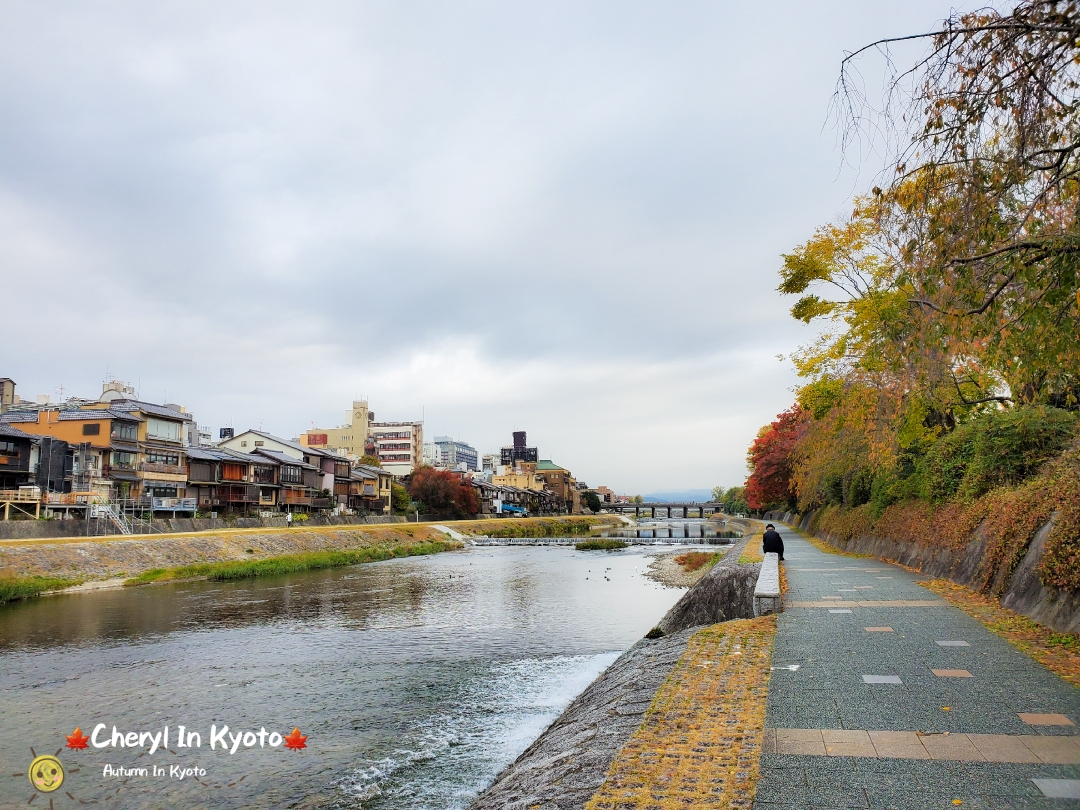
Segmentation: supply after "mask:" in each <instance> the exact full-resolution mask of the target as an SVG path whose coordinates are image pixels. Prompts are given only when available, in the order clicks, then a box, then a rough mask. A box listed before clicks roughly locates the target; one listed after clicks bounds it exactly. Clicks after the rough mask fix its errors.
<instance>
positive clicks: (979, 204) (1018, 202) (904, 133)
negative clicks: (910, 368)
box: [836, 0, 1080, 408]
mask: <svg viewBox="0 0 1080 810" xmlns="http://www.w3.org/2000/svg"><path fill="white" fill-rule="evenodd" d="M920 39H921V40H924V41H925V42H926V43H927V51H926V52H925V53H924V55H923V56H922V57H921V58H919V59H918V60H916V61H915V63H914V64H911V65H910V66H908V67H907V68H906V69H903V70H899V71H898V72H896V73H894V75H893V76H892V77H891V78H890V79H889V80H888V81H887V88H888V89H887V92H886V95H885V100H884V102H883V103H882V104H881V105H874V104H871V103H870V102H869V101H868V99H867V98H866V96H865V95H864V94H863V93H862V91H861V90H860V87H861V85H860V83H859V82H857V81H854V80H853V79H854V76H855V75H856V68H855V65H856V63H857V60H859V59H861V58H863V57H864V56H865V54H866V53H867V52H869V51H873V50H878V51H885V52H886V53H887V52H888V49H889V48H891V47H893V46H895V44H896V43H898V42H900V41H902V40H908V41H910V40H920ZM887 55H889V54H888V53H887ZM890 56H891V55H890ZM889 63H890V64H892V60H891V58H890V59H889ZM1078 87H1080V7H1078V3H1077V2H1056V1H1055V0H1028V2H1022V3H1019V4H1017V5H1016V6H1015V7H1014V8H1012V9H1011V10H1010V11H999V10H997V9H994V8H983V9H980V10H978V11H974V12H969V13H954V14H953V15H952V16H950V17H949V18H948V19H947V20H946V21H945V22H944V24H943V25H942V26H941V28H940V29H939V30H937V31H932V32H928V33H925V34H921V35H916V36H904V37H897V38H888V39H883V40H880V41H878V42H874V43H871V44H869V45H867V46H865V47H864V48H861V49H859V50H858V51H856V52H855V53H853V54H851V55H849V56H848V57H847V58H845V59H844V61H843V64H842V68H841V76H840V81H839V87H838V91H837V96H836V103H837V110H838V112H839V113H840V115H841V119H840V120H841V121H842V126H843V131H844V133H845V139H846V141H847V142H848V143H850V142H851V140H852V139H854V138H860V137H862V136H865V135H868V134H869V135H878V134H880V133H885V135H886V136H887V137H888V139H889V140H888V143H887V144H886V146H887V148H888V149H890V150H891V151H890V154H891V155H892V160H891V177H890V178H889V180H888V182H887V183H883V184H882V185H883V186H884V188H875V189H874V197H875V199H876V201H877V211H876V214H875V221H876V223H877V226H878V229H879V232H880V233H881V234H882V235H883V236H887V241H889V242H890V244H891V245H892V252H891V258H892V260H893V261H894V262H896V264H897V265H898V266H899V267H901V268H902V276H903V278H904V280H905V282H906V284H905V291H906V292H907V294H908V301H909V303H910V304H911V305H912V306H913V307H914V308H916V309H917V310H918V311H919V312H920V313H922V314H924V315H925V316H927V322H928V323H931V324H933V326H934V327H935V329H936V331H937V332H938V333H939V336H940V339H941V341H942V345H943V346H944V350H945V352H946V354H949V355H953V356H955V357H961V356H963V355H964V354H965V350H970V349H976V350H977V352H976V353H977V354H978V355H979V358H978V359H979V361H980V363H979V364H978V365H979V367H981V364H989V365H990V366H992V367H993V370H994V371H995V372H996V373H998V374H1000V375H1001V377H1002V380H1003V381H1004V383H1005V387H1004V388H1003V389H1002V390H999V391H993V390H990V391H988V390H985V389H979V387H978V384H977V383H976V382H975V381H970V382H969V381H968V380H967V378H966V376H965V374H964V373H963V372H961V373H960V374H957V385H956V386H955V387H956V388H957V389H958V398H959V399H961V400H964V401H966V402H969V403H974V402H976V401H978V400H983V401H987V400H990V399H992V398H993V399H996V400H997V401H1001V402H1037V401H1045V402H1049V403H1050V404H1054V405H1057V406H1059V407H1062V406H1064V407H1070V408H1075V407H1076V406H1077V399H1078V396H1080V341H1077V340H1076V335H1077V333H1078V332H1080V289H1078V288H1080V223H1078V220H1077V212H1078V209H1080V94H1078ZM965 388H966V390H964V389H965Z"/></svg>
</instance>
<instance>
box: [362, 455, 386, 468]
mask: <svg viewBox="0 0 1080 810" xmlns="http://www.w3.org/2000/svg"><path fill="white" fill-rule="evenodd" d="M360 463H361V464H366V465H367V466H368V467H381V466H382V462H380V461H379V457H378V456H361V457H360Z"/></svg>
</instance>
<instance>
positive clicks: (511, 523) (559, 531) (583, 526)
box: [469, 518, 613, 537]
mask: <svg viewBox="0 0 1080 810" xmlns="http://www.w3.org/2000/svg"><path fill="white" fill-rule="evenodd" d="M612 523H613V521H611V520H604V519H598V518H557V519H552V518H524V519H517V520H500V521H498V522H496V523H493V524H492V523H489V524H486V525H482V526H476V527H475V528H473V527H471V526H470V527H469V528H470V530H472V531H473V532H474V533H479V532H486V533H487V535H488V537H575V536H576V535H579V534H588V533H589V532H590V531H592V530H593V529H594V528H596V527H597V526H606V525H610V524H612Z"/></svg>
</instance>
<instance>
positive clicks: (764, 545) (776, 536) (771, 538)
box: [761, 523, 784, 560]
mask: <svg viewBox="0 0 1080 810" xmlns="http://www.w3.org/2000/svg"><path fill="white" fill-rule="evenodd" d="M761 551H762V553H764V554H768V553H769V552H770V551H772V552H775V553H776V554H778V555H780V559H781V560H782V559H784V539H783V538H782V537H781V536H780V532H778V531H777V530H776V527H775V526H773V525H772V524H771V523H770V524H768V525H767V526H766V527H765V534H763V535H762V536H761Z"/></svg>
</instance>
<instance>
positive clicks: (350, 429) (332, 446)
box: [299, 399, 375, 459]
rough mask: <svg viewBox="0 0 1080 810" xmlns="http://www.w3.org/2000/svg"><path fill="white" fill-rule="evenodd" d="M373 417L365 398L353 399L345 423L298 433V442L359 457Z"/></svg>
mask: <svg viewBox="0 0 1080 810" xmlns="http://www.w3.org/2000/svg"><path fill="white" fill-rule="evenodd" d="M374 419H375V414H373V413H372V412H371V411H370V410H369V409H368V404H367V400H363V399H358V400H353V404H352V408H350V409H349V410H348V411H347V412H346V413H345V424H343V425H338V426H337V427H334V428H312V429H311V430H305V431H304V432H303V433H301V434H300V437H299V444H301V445H303V446H304V447H312V448H315V449H317V450H326V451H327V452H330V453H336V454H337V455H341V456H348V457H352V458H356V459H359V458H360V457H361V456H362V455H364V447H365V444H366V442H367V438H368V429H369V425H370V423H371V422H372V421H374Z"/></svg>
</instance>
